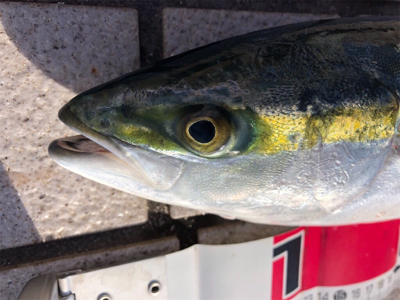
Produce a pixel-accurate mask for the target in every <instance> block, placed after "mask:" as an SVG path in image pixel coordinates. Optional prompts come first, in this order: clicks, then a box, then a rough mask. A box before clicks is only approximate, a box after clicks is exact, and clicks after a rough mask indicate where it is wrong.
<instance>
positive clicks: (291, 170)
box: [49, 17, 400, 226]
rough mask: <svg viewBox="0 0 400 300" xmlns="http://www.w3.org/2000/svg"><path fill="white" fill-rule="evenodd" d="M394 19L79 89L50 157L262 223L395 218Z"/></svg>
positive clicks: (162, 64)
mask: <svg viewBox="0 0 400 300" xmlns="http://www.w3.org/2000/svg"><path fill="white" fill-rule="evenodd" d="M399 97H400V18H399V17H359V18H344V19H333V20H320V21H311V22H304V23H298V24H291V25H286V26H282V27H276V28H271V29H266V30H261V31H256V32H252V33H249V34H245V35H241V36H237V37H233V38H229V39H226V40H222V41H219V42H216V43H213V44H210V45H207V46H204V47H201V48H198V49H194V50H191V51H189V52H186V53H183V54H180V55H177V56H174V57H170V58H167V59H164V60H161V61H159V62H156V63H154V64H152V65H150V66H148V67H145V68H142V69H140V70H138V71H134V72H131V73H129V74H126V75H123V76H121V77H119V78H117V79H114V80H111V81H110V82H107V83H104V84H102V85H100V86H97V87H94V88H92V89H90V90H88V91H86V92H83V93H81V94H79V95H78V96H76V97H75V98H73V99H72V100H71V101H69V102H68V103H67V104H66V105H65V106H64V107H62V109H61V110H60V112H59V118H60V120H61V121H62V122H64V123H65V124H66V125H67V126H69V127H70V128H72V129H74V130H75V131H77V132H78V133H79V135H77V136H74V137H67V138H61V139H58V140H55V141H53V142H52V143H51V144H50V146H49V153H50V156H51V157H52V158H53V159H54V160H55V161H56V162H57V163H58V164H59V165H61V166H63V167H64V168H66V169H68V170H70V171H72V172H75V173H77V174H80V175H82V176H84V177H87V178H89V179H92V180H94V181H97V182H100V183H102V184H105V185H108V186H110V187H113V188H115V189H118V190H122V191H125V192H127V193H131V194H134V195H137V196H140V197H143V198H146V199H150V200H153V201H157V202H161V203H166V204H170V205H177V206H181V207H186V208H191V209H196V210H199V211H201V212H204V213H212V214H217V215H221V216H228V217H230V218H236V219H240V220H245V221H249V222H254V223H265V224H277V225H290V226H292V225H295V226H299V225H300V226H307V225H318V226H334V225H340V224H354V223H368V222H377V221H384V220H390V219H395V218H400V156H399V155H400V154H399V151H400V150H399V149H400V148H399V147H400V140H399V125H400V121H399V120H400V118H399Z"/></svg>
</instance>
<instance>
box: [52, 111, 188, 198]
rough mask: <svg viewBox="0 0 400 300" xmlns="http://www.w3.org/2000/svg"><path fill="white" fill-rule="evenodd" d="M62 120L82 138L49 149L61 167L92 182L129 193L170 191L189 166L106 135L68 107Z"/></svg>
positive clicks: (144, 194)
mask: <svg viewBox="0 0 400 300" xmlns="http://www.w3.org/2000/svg"><path fill="white" fill-rule="evenodd" d="M59 117H60V119H61V120H62V121H63V122H64V123H65V124H66V125H68V126H69V127H71V128H72V129H74V130H75V131H77V132H78V133H81V135H77V136H72V137H66V138H61V139H57V140H55V141H53V142H52V143H51V144H50V145H49V153H50V156H51V157H52V158H53V159H54V160H55V161H56V162H57V163H58V164H60V165H61V166H63V167H65V168H66V169H68V170H70V171H73V172H75V173H78V174H80V175H82V176H84V177H87V178H89V179H92V180H95V181H98V182H101V183H103V184H106V185H108V186H111V187H114V188H117V189H121V190H124V191H127V192H132V190H135V191H137V190H139V191H143V193H140V192H139V194H141V195H140V196H143V197H145V196H147V193H146V190H147V189H155V190H167V189H169V188H171V187H172V186H173V185H174V184H175V183H176V181H177V180H178V179H179V177H180V175H181V173H182V171H183V169H184V166H185V162H183V161H182V160H180V159H177V158H174V157H168V156H165V155H163V154H160V153H157V152H155V151H151V150H149V149H143V148H141V147H140V146H137V145H131V144H127V143H125V142H123V141H120V140H118V139H116V138H113V137H108V136H105V135H102V134H100V133H98V132H96V131H94V130H93V129H91V128H89V127H88V126H87V125H85V124H84V123H83V122H81V121H80V120H79V119H78V118H77V117H76V116H75V115H74V114H73V113H72V112H71V110H70V108H69V105H68V104H67V105H66V106H64V107H63V108H62V109H61V111H60V114H59Z"/></svg>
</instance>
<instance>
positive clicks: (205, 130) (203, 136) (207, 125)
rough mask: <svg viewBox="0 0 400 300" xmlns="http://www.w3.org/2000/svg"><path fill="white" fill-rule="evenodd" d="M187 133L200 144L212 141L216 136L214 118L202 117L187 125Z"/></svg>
mask: <svg viewBox="0 0 400 300" xmlns="http://www.w3.org/2000/svg"><path fill="white" fill-rule="evenodd" d="M186 128H187V129H186V130H187V131H188V132H187V134H188V135H189V136H190V137H191V138H192V139H193V140H195V141H196V142H198V143H200V144H207V143H210V142H211V141H212V140H213V139H214V138H215V133H216V132H215V125H214V123H213V121H212V120H207V119H200V120H197V121H195V122H191V123H189V124H188V125H187V126H186Z"/></svg>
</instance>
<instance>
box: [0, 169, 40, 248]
mask: <svg viewBox="0 0 400 300" xmlns="http://www.w3.org/2000/svg"><path fill="white" fill-rule="evenodd" d="M15 239H17V241H16V240H15ZM21 239H22V240H21ZM24 240H25V241H24ZM41 241H42V239H41V237H40V235H39V233H38V232H37V230H36V228H35V225H34V224H33V222H32V219H31V218H30V216H29V214H28V212H27V211H26V209H25V207H24V205H23V203H22V201H21V199H20V198H19V196H18V192H17V191H16V190H15V188H14V186H13V185H12V183H11V181H10V179H9V177H8V175H7V171H6V170H4V168H3V165H2V164H1V163H0V250H1V249H5V248H8V247H10V246H12V245H17V244H18V245H21V244H32V243H37V242H41Z"/></svg>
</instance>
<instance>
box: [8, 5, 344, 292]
mask: <svg viewBox="0 0 400 300" xmlns="http://www.w3.org/2000/svg"><path fill="white" fill-rule="evenodd" d="M335 17H338V16H337V15H335V14H332V15H315V14H297V13H279V12H278V13H266V12H248V11H224V10H202V9H184V8H179V9H178V8H167V9H164V11H163V36H164V56H165V57H168V56H171V55H175V54H178V53H181V52H183V51H186V50H189V49H192V48H195V47H198V46H202V45H205V44H208V43H211V42H213V41H217V40H220V39H224V38H228V37H231V36H235V35H238V34H243V33H246V32H250V31H254V30H259V29H263V28H268V27H273V26H278V25H283V24H288V23H294V22H301V21H306V20H313V19H322V18H335ZM0 53H1V56H0V103H1V105H0V128H1V129H2V130H1V131H0V149H1V150H0V250H4V249H12V248H15V247H20V246H24V245H31V244H35V243H40V242H45V241H50V240H57V239H63V238H67V237H72V236H77V235H82V234H89V233H93V232H98V231H106V230H111V229H115V228H119V227H125V226H130V225H134V224H139V223H143V222H146V220H147V201H146V200H145V199H141V198H138V197H136V196H133V195H128V194H125V193H122V192H119V191H116V190H113V189H111V188H108V187H105V186H102V185H100V184H97V183H94V182H92V181H90V180H88V179H85V178H82V177H80V176H78V175H75V174H73V173H71V172H69V171H67V170H65V169H63V168H61V167H60V166H58V165H57V164H56V163H54V162H53V161H52V160H51V159H50V157H49V156H48V154H47V147H48V145H49V143H50V142H51V141H52V140H54V139H56V138H59V137H64V136H68V135H74V134H75V133H74V132H73V131H71V130H69V129H68V128H67V127H66V126H65V125H63V124H62V123H61V122H60V121H59V120H58V118H57V113H58V110H59V109H60V108H61V106H62V105H63V104H65V103H66V102H67V101H68V100H69V99H71V98H72V97H73V96H74V95H76V94H77V93H79V92H82V91H84V90H86V89H88V88H91V87H93V86H95V85H97V84H100V83H102V82H105V81H107V80H109V79H112V78H115V77H117V76H119V75H122V74H124V73H126V72H129V71H132V70H135V69H138V68H139V61H140V53H139V39H138V15H137V11H136V10H134V9H129V8H107V7H94V6H91V7H89V6H73V5H63V4H61V3H60V4H27V3H0ZM170 213H171V215H172V216H173V217H175V218H180V217H187V216H190V215H195V214H198V213H197V212H195V211H189V210H186V209H182V208H177V207H172V208H171V209H170ZM248 226H249V227H247V228H244V227H243V226H242V227H241V228H239V229H238V228H237V227H234V226H233V227H230V228H227V227H216V228H214V229H213V230H211V231H201V232H200V233H199V241H200V242H205V243H224V242H225V243H226V242H240V241H245V240H248V239H249V238H259V237H264V236H269V235H272V234H276V233H279V232H281V231H282V229H279V228H275V229H271V228H267V229H265V228H264V229H262V230H264V231H262V230H261V229H260V228H261V227H257V226H255V227H252V225H248ZM207 237H208V240H207ZM178 249H179V244H178V243H177V241H176V239H174V238H167V239H165V240H160V241H155V242H152V243H145V244H141V245H139V246H137V245H131V246H127V247H124V248H123V249H110V250H108V251H103V252H100V253H89V254H85V255H80V256H77V257H76V256H75V257H63V258H62V259H58V260H55V261H52V262H38V263H33V264H30V265H23V266H20V267H15V268H10V267H9V268H4V269H3V270H1V268H0V299H16V297H17V295H18V294H19V292H20V291H21V288H22V287H23V286H24V285H25V283H26V282H27V281H28V280H29V279H30V278H32V277H34V276H37V275H40V274H43V273H46V272H50V271H51V272H65V271H68V270H73V269H77V268H79V269H93V268H98V267H101V266H108V265H113V264H117V263H123V262H127V261H131V260H137V259H140V258H143V257H149V256H154V255H161V254H165V253H169V252H172V251H176V250H178ZM143 253H145V254H143ZM17 265H18V264H17Z"/></svg>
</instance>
